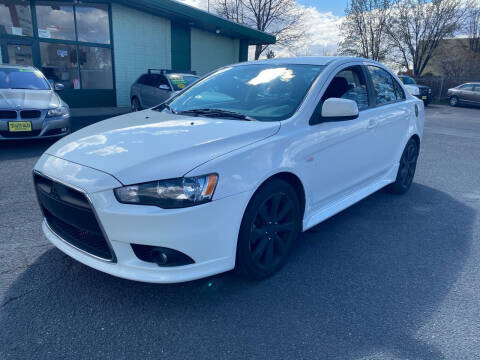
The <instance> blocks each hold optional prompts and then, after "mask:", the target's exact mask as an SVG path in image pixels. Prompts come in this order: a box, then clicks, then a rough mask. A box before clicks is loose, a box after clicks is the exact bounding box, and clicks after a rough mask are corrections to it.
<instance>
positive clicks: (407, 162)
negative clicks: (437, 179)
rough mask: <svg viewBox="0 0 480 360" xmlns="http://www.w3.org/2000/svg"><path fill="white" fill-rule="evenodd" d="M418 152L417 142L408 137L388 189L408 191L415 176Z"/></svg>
mask: <svg viewBox="0 0 480 360" xmlns="http://www.w3.org/2000/svg"><path fill="white" fill-rule="evenodd" d="M418 153H419V146H418V143H417V142H416V141H415V140H414V139H410V140H409V141H408V143H407V145H406V146H405V149H404V150H403V154H402V157H401V158H400V164H399V168H398V173H397V178H396V180H395V182H394V183H393V184H390V185H389V186H388V189H389V190H390V191H391V192H393V193H396V194H403V193H405V192H407V191H408V189H409V188H410V186H411V185H412V182H413V177H414V176H415V170H416V168H417V159H418Z"/></svg>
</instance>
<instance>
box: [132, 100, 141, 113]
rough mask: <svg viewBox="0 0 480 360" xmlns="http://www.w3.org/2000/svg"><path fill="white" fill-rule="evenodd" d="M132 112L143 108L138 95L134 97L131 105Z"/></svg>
mask: <svg viewBox="0 0 480 360" xmlns="http://www.w3.org/2000/svg"><path fill="white" fill-rule="evenodd" d="M131 110H132V112H137V111H141V110H142V106H141V105H140V100H138V98H137V97H134V98H133V99H132V106H131Z"/></svg>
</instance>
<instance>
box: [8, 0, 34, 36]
mask: <svg viewBox="0 0 480 360" xmlns="http://www.w3.org/2000/svg"><path fill="white" fill-rule="evenodd" d="M0 34H10V35H21V36H33V29H32V14H31V13H30V4H29V3H28V2H26V1H5V0H3V1H0Z"/></svg>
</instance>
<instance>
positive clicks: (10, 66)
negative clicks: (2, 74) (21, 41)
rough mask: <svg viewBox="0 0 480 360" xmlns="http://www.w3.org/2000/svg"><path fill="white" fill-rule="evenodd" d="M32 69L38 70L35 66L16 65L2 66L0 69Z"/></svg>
mask: <svg viewBox="0 0 480 360" xmlns="http://www.w3.org/2000/svg"><path fill="white" fill-rule="evenodd" d="M12 68H13V69H32V70H37V68H36V67H35V66H31V65H14V64H0V69H12Z"/></svg>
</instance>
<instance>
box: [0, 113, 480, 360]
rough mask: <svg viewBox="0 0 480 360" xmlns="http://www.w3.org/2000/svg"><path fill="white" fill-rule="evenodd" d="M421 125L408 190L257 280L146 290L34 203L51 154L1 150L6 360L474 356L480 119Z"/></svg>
mask: <svg viewBox="0 0 480 360" xmlns="http://www.w3.org/2000/svg"><path fill="white" fill-rule="evenodd" d="M426 112H427V120H426V128H425V136H424V140H423V143H422V146H421V154H420V158H419V162H418V168H417V174H416V176H415V179H414V184H413V186H412V188H411V190H410V191H409V192H408V193H407V194H406V195H403V196H395V195H391V194H388V193H387V192H385V191H383V190H382V191H379V192H377V193H375V194H373V195H371V196H369V197H368V198H366V199H365V200H363V201H361V202H360V203H358V204H356V205H354V206H352V207H351V208H349V209H347V210H345V211H343V212H342V213H340V214H338V215H336V216H334V217H332V218H331V219H329V220H327V221H325V222H324V223H322V224H320V225H318V226H316V227H315V228H313V229H311V230H310V231H308V232H306V233H305V234H303V235H302V237H301V239H300V241H299V243H298V246H297V247H296V249H295V251H294V253H293V255H292V257H291V259H290V262H289V263H288V264H287V266H286V267H285V268H284V269H283V270H282V271H280V272H279V273H278V274H276V275H275V276H273V277H272V278H269V279H267V280H265V281H262V282H250V281H246V280H243V279H241V278H239V277H237V276H236V275H235V274H233V273H231V272H230V273H226V274H221V275H218V276H214V277H211V278H207V279H203V280H198V281H193V282H189V283H183V284H174V285H155V284H145V283H139V282H133V281H128V280H122V279H118V278H115V277H112V276H110V275H106V274H103V273H101V272H99V271H96V270H93V269H90V268H88V267H86V266H84V265H82V264H80V263H78V262H76V261H74V260H72V259H71V258H69V257H67V256H65V255H63V253H61V252H60V251H59V250H57V249H55V248H54V247H53V246H52V245H50V244H49V242H48V241H47V240H46V239H45V238H44V237H43V235H42V232H41V228H40V224H41V214H40V211H39V209H38V207H37V204H36V201H35V195H34V192H33V186H32V179H31V170H32V168H33V166H34V164H35V162H36V160H37V159H38V157H39V156H40V155H41V153H42V152H43V151H44V150H45V149H46V148H47V147H48V146H49V145H50V144H51V142H45V141H42V142H33V141H25V142H8V143H0V359H31V358H35V359H71V358H75V359H92V358H102V359H137V358H155V359H163V358H165V359H455V360H457V359H479V358H480V216H479V214H480V109H475V108H450V107H447V106H439V105H432V106H430V107H428V108H427V110H426ZM96 120H98V119H96ZM96 120H95V121H96ZM89 122H91V120H88V119H83V120H82V119H80V120H79V122H78V123H77V125H76V126H77V127H80V126H82V125H83V124H88V123H89Z"/></svg>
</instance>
